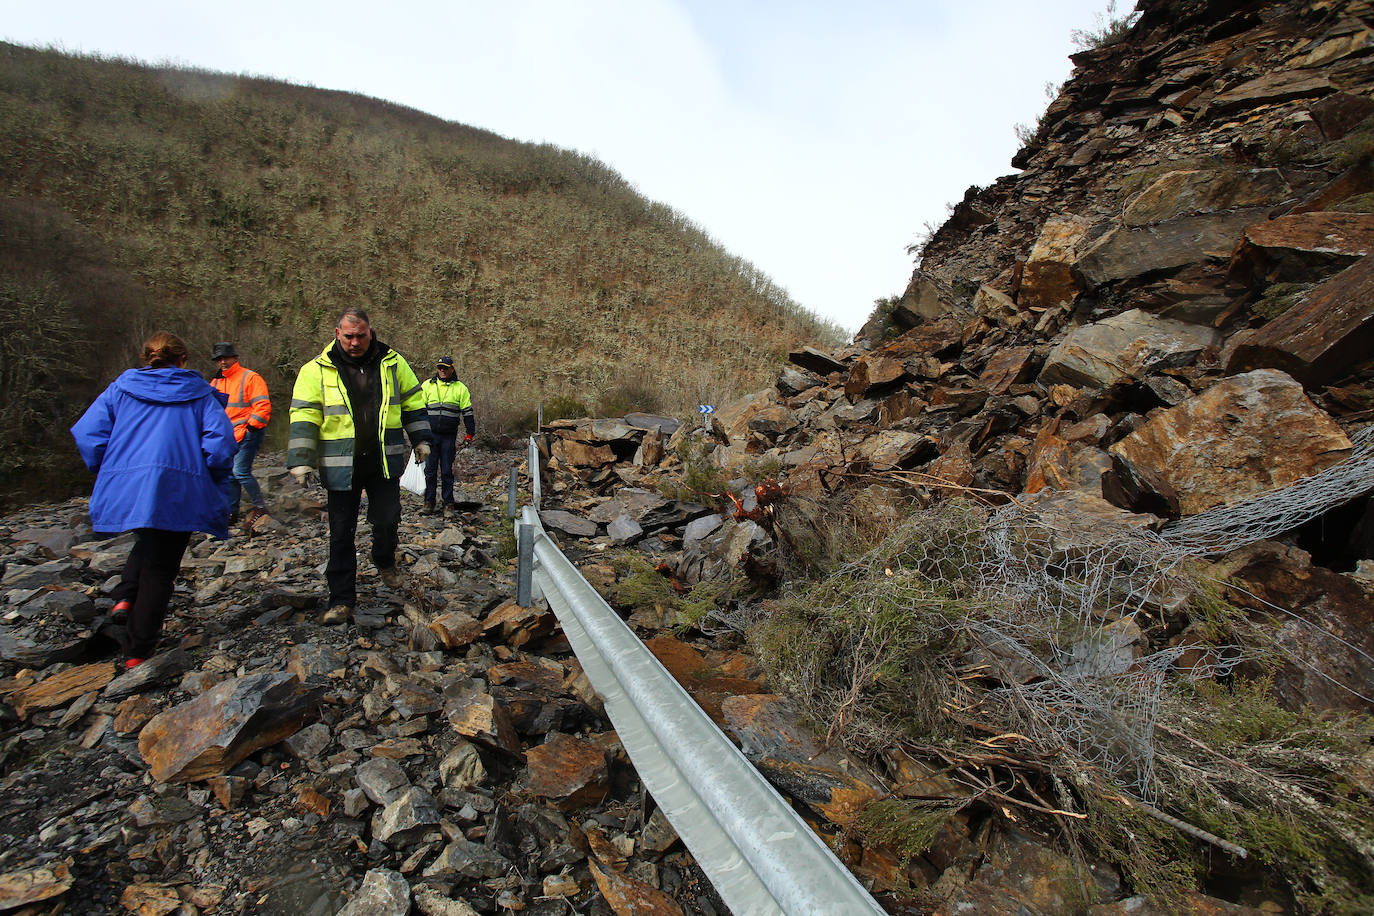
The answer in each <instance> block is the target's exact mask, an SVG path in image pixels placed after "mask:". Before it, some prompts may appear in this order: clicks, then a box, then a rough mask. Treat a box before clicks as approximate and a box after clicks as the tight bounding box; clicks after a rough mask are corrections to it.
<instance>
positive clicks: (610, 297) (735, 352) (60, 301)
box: [0, 45, 837, 471]
mask: <svg viewBox="0 0 1374 916" xmlns="http://www.w3.org/2000/svg"><path fill="white" fill-rule="evenodd" d="M0 144H2V145H3V148H4V149H5V155H4V157H3V159H2V160H0V227H3V232H4V236H5V239H6V246H5V247H6V249H7V255H6V259H5V260H6V264H5V265H4V267H3V269H4V271H5V273H4V274H3V280H4V282H5V297H6V311H11V312H13V313H16V314H17V313H20V312H23V311H24V310H26V309H27V310H34V309H36V310H38V311H41V312H44V313H46V314H60V315H68V316H69V317H70V319H71V321H72V322H74V323H75V324H74V326H73V328H72V330H71V333H70V335H68V336H69V337H70V339H69V340H68V339H63V340H61V346H60V347H58V348H57V349H58V350H59V352H61V353H62V355H64V356H66V357H67V363H68V367H67V369H66V371H65V379H64V383H65V384H68V385H71V384H75V383H84V385H83V384H76V388H77V389H80V392H74V394H77V393H80V394H81V397H76V398H75V399H74V400H73V401H72V402H64V403H63V404H62V405H61V407H60V409H57V410H55V411H51V413H52V414H53V419H54V420H55V421H58V420H61V421H62V422H66V421H69V420H70V418H71V417H72V416H74V411H76V410H79V408H80V406H81V405H80V404H79V403H78V402H79V401H80V400H81V399H82V398H83V397H85V396H89V394H90V392H92V391H93V390H98V388H99V386H100V385H102V384H103V383H104V382H105V381H108V379H109V378H110V377H111V376H112V375H113V374H114V371H116V370H117V369H118V368H122V367H125V366H127V365H129V362H130V360H131V358H132V357H133V355H134V353H135V352H136V348H137V346H138V345H139V343H140V342H141V340H142V339H143V337H144V335H145V334H146V333H147V332H148V331H149V330H151V329H153V328H156V327H166V328H169V329H171V330H174V331H176V332H178V333H180V334H182V335H183V336H185V337H186V338H187V339H188V341H189V342H190V343H191V344H192V348H193V350H194V351H195V352H196V353H197V354H198V355H200V354H203V355H205V356H208V353H209V348H210V344H211V343H212V342H213V341H214V340H218V339H225V338H233V339H235V340H236V341H237V342H238V347H239V350H240V352H242V353H244V358H245V363H246V364H248V365H251V366H254V367H256V368H258V369H259V370H261V371H263V372H264V373H265V374H266V375H267V378H268V382H269V384H270V385H271V387H272V389H273V390H274V391H279V392H283V391H285V389H287V387H288V386H289V385H290V383H291V380H292V378H293V377H294V373H295V370H296V368H297V367H298V366H299V365H300V364H301V363H303V362H304V361H305V360H306V359H307V358H309V357H310V356H313V355H314V354H315V353H316V352H318V350H319V348H320V347H321V346H322V345H323V343H324V342H325V341H326V340H327V339H328V335H329V329H330V328H331V327H332V326H333V321H334V318H335V316H336V315H337V313H338V311H339V310H340V309H341V308H343V307H345V306H348V305H361V306H363V307H365V308H368V309H369V310H371V311H372V312H373V319H374V324H375V325H376V326H377V327H378V329H379V332H380V334H381V336H382V338H383V339H384V340H386V341H387V342H389V343H391V344H392V345H394V346H396V347H397V348H398V349H400V351H401V352H402V353H403V354H404V355H406V356H407V357H409V358H411V359H412V360H413V361H414V362H415V363H416V364H417V365H419V366H421V367H424V366H427V365H429V364H430V363H431V361H432V360H433V359H434V358H435V357H437V356H438V355H440V354H443V353H452V354H453V355H454V356H455V358H456V360H457V362H458V366H459V373H460V377H462V378H463V379H465V380H466V381H467V382H468V383H469V385H470V387H471V388H472V389H473V391H474V396H475V400H476V406H477V409H478V418H479V423H480V424H481V425H482V428H483V430H484V431H486V432H492V431H499V430H500V429H501V428H502V427H503V426H506V425H509V422H510V421H511V420H512V419H513V418H514V416H515V415H517V414H524V413H528V412H530V411H532V410H533V408H534V405H535V404H536V403H537V402H538V401H539V400H540V399H541V398H544V399H549V398H552V397H556V396H562V397H571V398H575V399H576V400H578V401H580V402H582V403H584V404H586V405H587V406H588V407H589V408H593V409H594V408H595V407H596V405H597V403H598V401H601V400H603V399H604V400H606V401H608V402H610V403H612V404H613V405H614V406H616V407H619V408H621V409H624V408H626V407H630V408H633V407H641V408H648V409H658V410H667V411H673V410H679V409H682V408H684V407H687V406H690V405H695V403H697V402H698V401H699V400H705V399H710V400H714V401H718V400H721V399H723V398H724V397H726V396H729V395H730V394H733V393H737V392H739V391H742V390H747V389H748V388H750V387H753V386H757V385H758V384H760V383H762V382H763V381H764V380H765V379H767V378H769V377H770V376H771V374H772V372H773V371H774V370H775V366H776V364H777V363H778V362H779V361H780V360H781V359H782V357H783V355H784V354H785V352H786V351H787V349H788V347H790V346H794V345H795V344H797V343H798V342H802V341H810V340H814V339H817V338H822V339H830V340H832V341H833V340H835V339H837V338H836V333H837V329H836V328H834V327H833V326H829V325H827V324H825V323H824V322H821V321H819V320H818V319H816V318H815V316H813V315H811V314H809V313H807V312H805V311H804V310H802V309H801V308H799V307H798V306H797V305H796V304H795V303H793V302H792V301H791V300H790V299H789V298H788V297H787V295H786V293H785V292H784V291H783V290H781V289H780V288H779V287H777V286H776V285H775V284H773V283H772V281H770V280H769V279H768V278H767V277H765V276H763V275H762V274H760V273H759V272H758V271H757V270H756V269H755V268H754V267H753V266H752V265H750V264H749V263H747V262H746V261H744V260H742V259H740V258H738V257H735V256H733V255H730V254H729V253H727V252H725V251H724V250H722V249H721V248H720V247H719V246H718V245H716V244H715V243H714V242H713V241H712V240H711V239H710V238H709V237H708V236H707V235H706V234H705V233H703V232H702V231H701V230H700V229H699V228H697V227H695V226H694V225H692V224H691V223H690V222H689V221H687V220H686V219H685V218H684V217H682V216H681V215H680V214H678V213H677V212H675V211H673V210H672V209H671V208H669V207H667V206H664V205H662V204H658V203H654V202H651V201H648V200H645V199H644V198H642V197H640V196H639V195H638V194H637V193H636V192H635V191H634V189H633V188H631V187H630V186H629V185H628V184H627V183H626V182H625V181H624V179H622V178H621V177H620V176H619V175H617V174H616V173H615V172H613V171H612V170H610V169H609V168H607V167H606V166H605V165H603V164H602V163H600V162H598V161H597V160H595V159H593V158H591V157H588V156H584V155H581V154H578V153H575V152H572V151H568V150H563V149H558V148H556V147H553V146H549V145H534V144H527V143H519V142H515V141H511V140H507V139H504V138H502V137H499V136H497V135H495V134H492V133H489V132H487V131H482V130H478V129H475V128H471V127H467V126H464V125H462V124H454V123H449V122H445V121H442V120H439V119H438V118H434V117H431V116H428V115H425V114H422V113H420V112H417V111H413V110H408V109H405V108H402V107H399V106H396V105H392V104H388V103H383V102H379V101H376V100H373V99H368V98H364V97H361V96H357V95H351V94H347V93H340V92H329V91H323V90H318V89H309V88H302V87H299V86H292V85H287V84H284V83H280V82H274V81H269V80H262V79H249V78H240V77H234V76H227V75H223V74H215V73H208V72H199V71H188V70H173V69H159V68H152V67H147V66H143V65H140V64H136V63H131V62H126V61H117V60H100V59H94V58H86V57H75V56H70V55H65V54H60V53H56V52H53V51H39V50H33V49H29V48H22V47H17V46H13V45H3V46H0ZM54 239H56V240H57V241H58V242H59V246H60V247H62V248H63V249H64V250H69V251H71V252H73V257H77V258H79V259H82V260H83V261H86V262H94V261H99V262H100V263H101V264H102V265H103V266H102V276H104V277H118V278H119V280H118V284H119V285H120V287H121V289H125V290H127V291H129V292H128V294H127V295H125V296H124V297H123V298H121V299H120V300H119V308H118V310H117V314H116V315H115V316H113V317H114V319H115V320H114V321H113V322H112V327H111V328H102V327H101V326H100V325H101V324H102V323H109V322H108V319H109V318H110V317H111V316H110V315H109V312H110V311H111V306H112V305H113V304H114V300H111V299H109V298H107V297H106V296H105V295H104V294H103V293H102V288H103V287H102V286H101V285H100V284H99V283H94V282H77V280H76V279H74V278H73V277H72V276H70V275H69V273H68V272H67V271H66V268H65V267H64V266H63V265H62V264H58V263H55V262H54V261H53V259H52V257H51V256H49V255H47V254H36V253H35V252H42V251H44V250H45V249H47V248H48V247H50V246H49V242H50V241H52V240H54ZM25 252H28V254H25ZM102 282H103V281H102ZM130 297H132V298H130ZM47 336H48V337H49V338H50V339H51V335H47ZM11 348H12V352H13V353H14V357H13V359H12V361H11V365H12V366H13V367H15V368H14V369H13V371H16V372H19V373H21V374H27V376H28V377H29V378H30V380H31V381H32V382H34V383H36V384H34V385H33V386H32V387H38V388H41V387H43V386H44V385H45V384H47V383H48V381H49V380H50V379H51V378H52V377H51V376H49V375H46V374H44V373H43V370H42V369H41V368H39V367H38V366H37V365H36V364H35V365H29V364H28V363H27V362H26V361H30V360H34V359H37V358H38V357H37V356H36V355H35V354H36V353H37V352H38V351H39V350H43V349H45V348H46V349H52V347H51V344H48V345H46V347H38V346H27V347H26V346H25V345H24V343H23V342H22V341H18V340H12V342H11ZM21 366H23V367H27V368H19V367H21ZM198 368H201V369H204V370H206V371H210V370H212V369H213V367H212V366H211V365H210V364H209V362H208V359H206V360H205V361H204V362H202V363H200V364H199V366H198ZM0 410H4V411H8V410H9V408H8V407H7V406H6V405H5V404H0ZM6 415H7V414H6ZM7 431H8V427H7ZM5 438H7V439H8V438H10V437H9V436H8V435H6V437H5ZM59 438H60V437H59ZM10 451H11V452H13V451H14V450H13V449H12V448H11V449H10ZM25 460H26V459H24V458H23V457H22V456H19V455H17V454H9V455H7V456H6V459H5V463H6V465H7V466H8V468H9V470H10V471H13V470H14V469H15V468H16V467H18V466H19V465H20V464H21V463H23V462H24V461H25ZM0 470H3V469H0Z"/></svg>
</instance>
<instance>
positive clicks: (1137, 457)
mask: <svg viewBox="0 0 1374 916" xmlns="http://www.w3.org/2000/svg"><path fill="white" fill-rule="evenodd" d="M1350 448H1351V443H1350V440H1349V439H1348V438H1346V435H1345V433H1344V432H1342V430H1341V428H1340V427H1339V426H1337V425H1336V423H1335V422H1334V421H1333V420H1332V419H1331V418H1330V417H1328V416H1327V415H1326V414H1325V413H1323V412H1322V411H1321V410H1319V409H1318V408H1317V407H1316V406H1315V405H1314V404H1313V403H1312V402H1311V401H1310V400H1308V399H1307V396H1306V395H1305V394H1304V393H1303V389H1302V386H1301V385H1299V384H1298V383H1297V382H1295V381H1294V380H1293V379H1292V378H1290V377H1289V376H1288V375H1285V374H1284V373H1282V372H1279V371H1277V370H1274V369H1256V370H1255V371H1254V372H1247V373H1245V374H1244V375H1237V376H1233V377H1232V378H1228V379H1224V380H1222V381H1220V382H1218V383H1217V384H1215V385H1213V386H1212V387H1211V388H1209V389H1207V390H1206V391H1205V392H1203V393H1202V394H1200V395H1198V396H1197V397H1195V398H1193V399H1192V400H1189V401H1186V402H1185V403H1183V404H1180V405H1179V406H1177V407H1174V408H1171V409H1169V410H1166V411H1163V412H1161V413H1158V414H1156V415H1155V416H1154V418H1153V419H1151V420H1150V421H1148V422H1147V423H1145V425H1143V426H1141V427H1140V428H1139V429H1137V430H1136V431H1135V432H1133V433H1131V434H1130V435H1129V436H1127V437H1126V438H1124V439H1122V440H1121V441H1120V442H1118V443H1116V444H1115V445H1113V446H1112V447H1111V449H1110V450H1109V451H1110V452H1111V454H1112V456H1113V458H1114V459H1115V460H1116V462H1117V465H1118V469H1119V470H1120V471H1121V472H1123V473H1125V474H1126V475H1128V476H1130V477H1131V478H1132V479H1134V480H1137V481H1143V482H1145V483H1146V486H1147V487H1148V488H1149V489H1152V490H1153V491H1154V492H1155V493H1156V495H1158V496H1160V497H1163V498H1165V499H1166V501H1172V500H1173V499H1175V498H1176V500H1177V509H1178V511H1179V512H1180V513H1181V514H1183V515H1194V514H1196V513H1199V512H1205V511H1207V510H1208V509H1211V508H1213V507H1215V506H1220V505H1222V504H1224V503H1229V502H1235V501H1237V500H1240V499H1244V498H1245V497H1247V496H1251V495H1253V494H1256V493H1260V492H1263V491H1265V490H1271V489H1274V488H1275V487H1281V486H1284V485H1286V484H1289V483H1292V482H1293V481H1295V480H1298V479H1299V478H1302V477H1308V476H1311V475H1312V474H1315V473H1317V472H1318V471H1320V470H1322V469H1323V468H1326V467H1329V466H1330V465H1332V464H1335V463H1336V462H1338V461H1340V460H1341V459H1342V458H1344V457H1345V456H1346V455H1347V454H1348V453H1349V451H1350ZM1166 490H1168V491H1172V492H1164V491H1166Z"/></svg>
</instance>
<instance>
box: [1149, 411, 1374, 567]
mask: <svg viewBox="0 0 1374 916" xmlns="http://www.w3.org/2000/svg"><path fill="white" fill-rule="evenodd" d="M1350 441H1351V444H1352V445H1353V446H1354V447H1353V448H1352V449H1351V452H1350V455H1349V457H1347V458H1346V459H1345V460H1344V461H1341V462H1338V463H1337V464H1334V465H1332V466H1331V467H1329V468H1326V469H1325V470H1323V471H1321V472H1319V473H1317V474H1313V475H1312V476H1311V477H1304V478H1302V479H1301V480H1296V481H1294V482H1293V483H1291V484H1289V485H1288V486H1286V487H1280V488H1278V489H1275V490H1270V491H1269V492H1267V493H1262V494H1260V495H1259V496H1256V497H1253V498H1251V499H1246V500H1239V501H1237V502H1234V503H1227V504H1226V505H1224V506H1219V507H1217V508H1216V509H1213V510H1211V511H1210V512H1203V513H1201V514H1198V515H1190V516H1188V517H1186V518H1181V519H1179V520H1178V521H1176V522H1173V523H1171V524H1169V525H1168V526H1166V527H1165V528H1164V530H1163V532H1162V534H1163V535H1164V537H1165V539H1166V540H1168V541H1169V543H1171V544H1173V545H1175V546H1176V547H1178V548H1179V549H1180V550H1184V551H1187V552H1189V553H1193V554H1196V555H1198V556H1213V555H1216V554H1222V553H1227V552H1229V551H1232V550H1236V549H1238V548H1240V547H1244V546H1245V545H1247V544H1253V543H1255V542H1257V541H1262V540H1265V539H1267V538H1272V537H1277V536H1278V535H1281V534H1283V533H1284V532H1287V531H1292V530H1293V529H1295V528H1297V527H1299V526H1301V525H1303V524H1306V523H1307V522H1309V521H1311V520H1312V519H1314V518H1316V517H1317V516H1319V515H1322V514H1323V513H1325V512H1327V511H1329V510H1331V509H1333V508H1335V507H1336V506H1339V505H1341V504H1343V503H1346V502H1349V501H1350V500H1352V499H1355V498H1356V497H1358V496H1362V495H1364V494H1365V493H1368V492H1369V491H1370V490H1374V426H1366V427H1365V428H1364V429H1361V430H1359V431H1357V432H1355V433H1353V434H1352V435H1351V436H1350Z"/></svg>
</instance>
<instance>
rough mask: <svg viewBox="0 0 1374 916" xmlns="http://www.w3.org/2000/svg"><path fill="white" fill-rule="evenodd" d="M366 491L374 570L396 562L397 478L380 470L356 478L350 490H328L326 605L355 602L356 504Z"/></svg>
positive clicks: (399, 490) (391, 565)
mask: <svg viewBox="0 0 1374 916" xmlns="http://www.w3.org/2000/svg"><path fill="white" fill-rule="evenodd" d="M364 492H366V493H367V523H368V524H369V525H371V526H372V562H373V564H374V565H376V567H377V569H379V570H381V569H390V568H391V567H393V566H395V565H396V543H397V530H398V529H399V528H400V526H401V480H400V478H399V477H391V478H386V477H383V476H382V472H381V471H380V470H378V471H376V472H375V473H373V474H372V475H370V476H368V477H365V478H363V479H361V480H359V479H358V478H357V477H356V476H355V477H354V479H353V489H351V490H330V491H328V493H329V501H328V508H329V565H327V566H326V567H325V568H324V577H325V579H326V581H328V583H329V606H330V607H334V606H336V605H340V604H343V605H347V606H348V607H354V606H356V605H357V603H358V549H357V546H356V538H357V535H358V507H359V505H361V503H362V495H363V493H364Z"/></svg>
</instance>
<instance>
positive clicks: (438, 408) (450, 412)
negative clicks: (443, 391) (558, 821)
mask: <svg viewBox="0 0 1374 916" xmlns="http://www.w3.org/2000/svg"><path fill="white" fill-rule="evenodd" d="M429 412H430V413H435V414H439V415H440V416H442V417H459V416H462V415H463V413H464V411H462V410H459V409H458V408H457V407H454V406H452V405H451V404H431V405H429ZM466 413H472V408H470V407H469V408H468V409H467V411H466Z"/></svg>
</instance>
